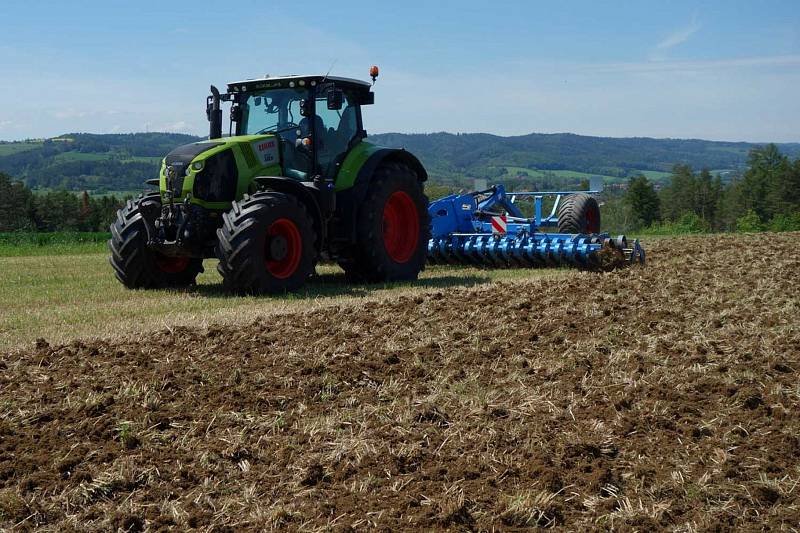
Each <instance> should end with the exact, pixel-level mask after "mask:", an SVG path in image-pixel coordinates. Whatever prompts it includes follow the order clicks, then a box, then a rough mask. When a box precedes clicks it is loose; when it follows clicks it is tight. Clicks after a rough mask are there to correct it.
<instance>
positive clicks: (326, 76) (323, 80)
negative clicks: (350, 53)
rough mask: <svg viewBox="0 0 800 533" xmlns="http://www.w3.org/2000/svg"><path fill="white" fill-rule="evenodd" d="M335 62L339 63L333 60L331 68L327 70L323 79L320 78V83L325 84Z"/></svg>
mask: <svg viewBox="0 0 800 533" xmlns="http://www.w3.org/2000/svg"><path fill="white" fill-rule="evenodd" d="M337 61H339V60H338V59H334V60H333V63H331V68H329V69H328V72H326V73H325V77H324V78H322V83H325V80H327V79H328V74H330V73H331V71H332V70H333V66H334V65H335V64H336V62H337Z"/></svg>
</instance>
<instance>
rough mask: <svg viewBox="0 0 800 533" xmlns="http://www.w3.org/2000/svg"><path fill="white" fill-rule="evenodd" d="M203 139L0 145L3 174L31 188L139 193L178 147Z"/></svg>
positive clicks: (67, 138) (91, 137)
mask: <svg viewBox="0 0 800 533" xmlns="http://www.w3.org/2000/svg"><path fill="white" fill-rule="evenodd" d="M199 140H201V138H200V137H195V136H192V135H183V134H176V133H129V134H91V133H74V134H72V133H71V134H66V135H62V136H60V137H56V138H53V139H45V140H30V141H24V142H15V143H0V172H5V173H6V174H9V175H10V176H12V177H14V178H18V179H22V180H23V181H24V182H25V183H26V184H27V185H28V187H30V188H32V189H37V188H40V189H67V190H75V191H80V190H88V191H100V192H102V191H137V190H140V189H142V187H143V185H144V182H145V180H147V179H150V178H153V177H156V176H157V175H158V168H159V165H160V162H161V159H162V158H163V157H164V156H165V155H166V154H167V153H168V152H170V151H171V150H172V149H173V148H175V147H176V146H180V145H182V144H186V143H190V142H195V141H199Z"/></svg>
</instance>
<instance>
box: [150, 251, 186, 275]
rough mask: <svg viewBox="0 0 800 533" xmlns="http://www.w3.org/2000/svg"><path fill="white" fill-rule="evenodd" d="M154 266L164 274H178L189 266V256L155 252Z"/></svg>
mask: <svg viewBox="0 0 800 533" xmlns="http://www.w3.org/2000/svg"><path fill="white" fill-rule="evenodd" d="M156 266H157V267H158V269H159V270H160V271H161V272H164V273H165V274H178V273H180V272H183V271H184V270H186V267H188V266H189V258H188V257H170V256H168V255H162V254H156Z"/></svg>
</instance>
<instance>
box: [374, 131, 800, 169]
mask: <svg viewBox="0 0 800 533" xmlns="http://www.w3.org/2000/svg"><path fill="white" fill-rule="evenodd" d="M370 138H371V139H373V140H374V141H376V142H378V143H379V144H384V145H387V146H397V147H405V148H406V149H408V150H409V151H411V152H413V153H415V154H416V155H418V156H419V157H420V158H421V159H422V160H423V162H424V163H425V164H426V166H427V168H428V169H429V172H431V173H432V174H434V175H445V176H447V175H450V174H466V175H475V176H484V175H485V176H489V177H492V176H500V175H502V174H504V172H503V168H507V167H519V168H521V169H537V170H540V171H548V170H549V171H555V173H556V175H559V174H560V173H562V171H568V170H572V171H576V172H582V173H588V174H595V175H604V176H616V177H629V176H632V175H635V174H638V173H639V172H641V171H654V172H653V173H655V174H656V176H657V175H658V173H661V172H664V173H666V172H669V171H671V170H672V167H673V166H674V165H675V164H678V163H680V164H687V165H690V166H691V167H693V168H695V169H701V168H708V169H710V170H740V169H743V168H744V167H745V166H746V164H747V157H748V153H749V152H750V150H751V149H753V148H755V147H758V146H760V145H758V144H754V143H745V142H736V143H733V142H717V141H704V140H699V139H687V140H684V139H651V138H644V137H632V138H614V137H588V136H584V135H574V134H571V133H555V134H542V133H532V134H529V135H522V136H517V137H499V136H497V135H489V134H485V133H467V134H452V133H430V134H402V133H385V134H380V135H371V136H370ZM778 146H779V148H780V150H781V152H782V153H784V154H786V155H789V156H792V157H797V156H798V155H800V143H791V144H781V145H778Z"/></svg>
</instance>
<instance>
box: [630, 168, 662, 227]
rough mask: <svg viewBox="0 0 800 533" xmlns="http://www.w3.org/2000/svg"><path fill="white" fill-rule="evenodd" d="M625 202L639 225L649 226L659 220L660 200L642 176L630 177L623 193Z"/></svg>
mask: <svg viewBox="0 0 800 533" xmlns="http://www.w3.org/2000/svg"><path fill="white" fill-rule="evenodd" d="M625 204H627V205H628V206H629V207H630V209H631V214H632V215H633V218H634V220H635V221H637V223H638V225H639V226H650V225H652V224H653V223H654V222H658V221H659V220H661V201H660V199H659V198H658V193H656V191H655V189H654V188H653V184H652V183H650V182H649V181H648V179H647V178H646V177H645V176H643V175H640V176H637V177H635V178H632V179H631V180H630V182H629V183H628V191H627V192H626V193H625Z"/></svg>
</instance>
